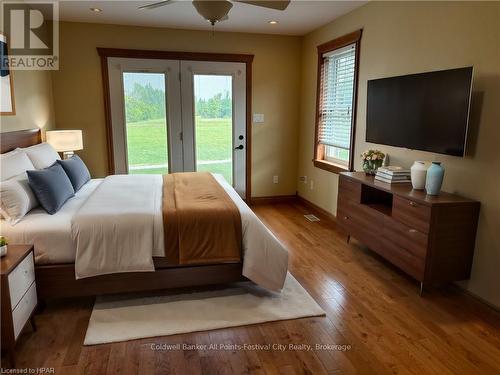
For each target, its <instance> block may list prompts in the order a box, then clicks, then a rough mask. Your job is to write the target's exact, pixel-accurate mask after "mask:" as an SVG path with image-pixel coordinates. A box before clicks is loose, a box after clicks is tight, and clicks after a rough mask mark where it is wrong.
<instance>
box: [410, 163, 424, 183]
mask: <svg viewBox="0 0 500 375" xmlns="http://www.w3.org/2000/svg"><path fill="white" fill-rule="evenodd" d="M410 170H411V184H412V186H413V188H414V189H415V190H424V189H425V179H426V176H427V166H426V165H425V163H424V162H423V161H416V162H414V163H413V165H412V166H411V169H410Z"/></svg>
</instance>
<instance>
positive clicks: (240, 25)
mask: <svg viewBox="0 0 500 375" xmlns="http://www.w3.org/2000/svg"><path fill="white" fill-rule="evenodd" d="M156 1H157V0H151V1H122V0H105V1H61V2H60V3H59V7H60V20H62V21H73V22H91V23H107V24H119V25H135V26H150V27H169V28H178V29H192V30H210V29H211V26H210V24H209V23H208V22H207V21H205V20H204V19H203V18H202V17H201V16H200V15H199V14H198V13H197V12H196V10H195V9H194V7H193V5H192V4H191V1H189V0H179V1H175V2H173V3H171V4H169V5H166V6H163V7H161V8H156V9H152V10H138V9H137V8H138V7H139V6H141V5H144V4H150V3H154V2H156ZM366 2H367V1H314V0H292V2H291V4H290V5H289V6H288V8H287V9H286V10H285V11H278V10H273V9H266V8H262V7H259V6H253V5H249V4H242V3H236V2H235V3H233V5H234V6H233V8H232V9H231V11H230V12H229V19H228V20H226V21H224V22H220V23H218V24H216V25H215V30H216V31H233V32H250V33H266V34H285V35H304V34H307V33H308V32H310V31H312V30H314V29H316V28H318V27H320V26H323V25H325V24H327V23H328V22H330V21H332V20H334V19H335V18H337V17H340V16H342V15H344V14H346V13H348V12H350V11H351V10H353V9H355V8H358V7H360V6H362V5H364V4H365V3H366ZM91 7H95V8H100V9H102V12H100V13H95V12H92V11H90V8H91ZM271 20H276V21H278V22H279V23H278V24H277V25H270V24H269V21H271Z"/></svg>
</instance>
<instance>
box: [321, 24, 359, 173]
mask: <svg viewBox="0 0 500 375" xmlns="http://www.w3.org/2000/svg"><path fill="white" fill-rule="evenodd" d="M360 39H361V30H358V31H356V32H354V33H351V34H348V35H345V36H343V37H340V38H338V39H335V40H332V41H330V42H328V43H325V44H322V45H320V46H318V94H317V95H318V96H317V109H316V112H317V119H316V137H315V138H316V139H315V147H314V165H315V166H316V167H318V168H322V169H326V170H328V171H331V172H336V173H338V172H341V171H347V170H352V169H353V153H354V128H355V116H356V91H357V90H356V89H357V82H358V77H357V70H358V69H357V68H358V62H359V41H360Z"/></svg>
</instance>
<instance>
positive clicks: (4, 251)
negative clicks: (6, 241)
mask: <svg viewBox="0 0 500 375" xmlns="http://www.w3.org/2000/svg"><path fill="white" fill-rule="evenodd" d="M4 255H7V245H3V246H0V256H1V257H3V256H4Z"/></svg>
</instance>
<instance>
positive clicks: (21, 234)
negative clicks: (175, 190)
mask: <svg viewBox="0 0 500 375" xmlns="http://www.w3.org/2000/svg"><path fill="white" fill-rule="evenodd" d="M101 182H102V179H100V178H99V179H92V180H90V181H89V182H87V183H86V184H85V185H84V186H83V187H82V188H81V189H80V190H79V191H78V192H77V193H76V194H75V196H74V197H72V198H70V199H69V200H68V201H67V202H66V203H65V204H64V206H63V207H62V208H61V209H60V210H59V211H58V212H57V213H56V214H54V215H49V214H48V213H47V212H46V211H45V210H44V209H43V208H41V207H38V208H35V209H33V210H31V211H30V212H29V213H28V214H27V215H26V216H25V217H24V218H23V219H22V220H21V221H20V222H19V223H17V224H16V225H14V226H13V225H10V224H9V223H8V222H7V221H5V220H1V227H0V234H1V235H2V236H5V237H7V238H8V239H9V242H10V243H18V244H33V245H34V248H35V262H36V264H64V263H74V261H75V257H76V245H75V242H74V240H73V238H72V234H71V219H72V217H73V215H74V214H75V213H76V211H77V210H78V209H79V208H80V207H81V206H82V205H83V204H84V203H85V201H86V200H87V198H88V197H89V196H90V195H91V194H92V193H93V192H94V190H95V189H96V188H97V187H98V186H99V184H100V183H101ZM160 198H161V194H160ZM157 204H158V206H160V205H161V199H158V202H157ZM157 212H158V215H155V218H154V227H155V228H154V229H155V230H154V232H155V238H154V249H153V255H154V256H163V255H164V254H165V250H164V242H163V219H162V216H161V210H160V209H158V210H157Z"/></svg>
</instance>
